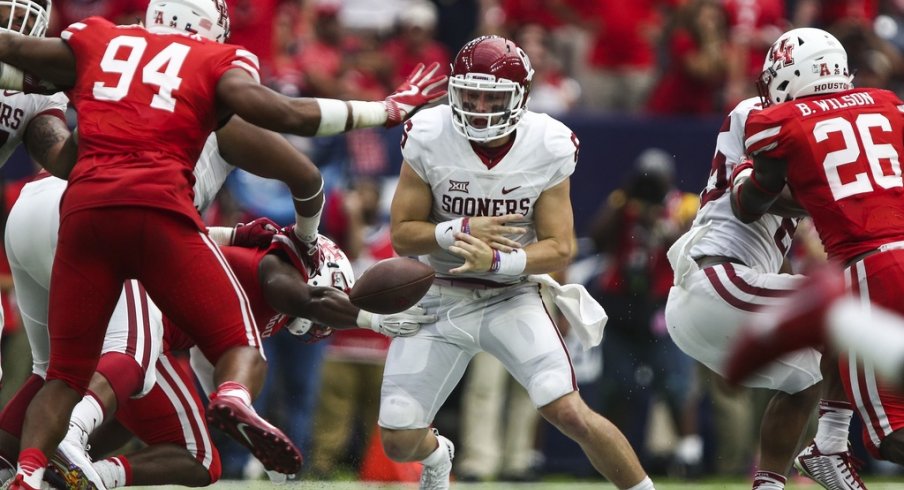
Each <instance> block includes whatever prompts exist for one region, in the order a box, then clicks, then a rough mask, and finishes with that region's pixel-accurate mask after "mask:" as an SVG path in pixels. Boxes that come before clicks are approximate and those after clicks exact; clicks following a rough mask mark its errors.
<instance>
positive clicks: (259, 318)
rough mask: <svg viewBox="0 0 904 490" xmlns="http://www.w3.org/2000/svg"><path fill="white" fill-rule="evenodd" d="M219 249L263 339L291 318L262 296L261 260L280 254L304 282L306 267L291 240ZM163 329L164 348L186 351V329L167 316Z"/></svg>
mask: <svg viewBox="0 0 904 490" xmlns="http://www.w3.org/2000/svg"><path fill="white" fill-rule="evenodd" d="M220 250H221V251H222V252H223V256H224V257H226V262H228V263H229V267H230V268H232V271H233V272H234V273H235V279H237V280H238V281H239V283H240V284H241V285H242V289H243V290H244V291H245V294H246V296H247V298H248V304H249V306H250V307H251V313H252V314H253V315H254V321H255V323H257V328H258V330H259V331H260V334H261V338H262V339H265V338H267V337H270V336H272V335H274V334H276V333H277V332H279V331H280V329H282V328H283V327H284V326H285V325H286V323H287V322H288V321H289V320H290V319H291V318H289V317H288V316H287V315H285V314H283V313H279V312H277V311H276V310H274V309H273V308H272V307H271V306H270V304H269V303H267V300H266V299H265V298H264V292H263V291H262V290H261V287H260V284H261V281H260V273H259V271H260V263H261V261H262V260H263V259H264V257H266V256H267V255H269V254H271V253H277V254H280V255H281V256H283V257H285V258H287V259H289V262H290V263H291V264H292V265H294V266H295V268H296V269H298V272H299V273H300V274H301V277H302V280H304V281H307V280H308V272H307V269H306V268H305V266H304V264H303V263H302V261H301V258H300V257H298V253H297V251H296V250H295V249H294V248H293V246H292V245H291V242H290V241H288V240H280V239H274V240H273V242H272V243H271V244H270V246H269V247H267V248H263V249H260V248H244V247H220ZM163 329H164V333H163V338H164V350H166V351H169V350H186V349H189V348H191V347H193V346H194V345H195V343H194V341H193V340H191V338H190V337H189V336H188V335H187V334H186V333H185V331H184V330H182V329H180V328H178V327H177V326H176V325H175V324H173V322H172V321H170V319H169V318H166V317H164V318H163Z"/></svg>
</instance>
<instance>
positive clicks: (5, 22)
mask: <svg viewBox="0 0 904 490" xmlns="http://www.w3.org/2000/svg"><path fill="white" fill-rule="evenodd" d="M50 8H51V3H50V0H0V30H2V31H9V32H18V33H19V34H24V35H26V36H32V37H43V36H44V32H45V31H47V24H49V23H50ZM2 14H7V16H6V17H3V15H2Z"/></svg>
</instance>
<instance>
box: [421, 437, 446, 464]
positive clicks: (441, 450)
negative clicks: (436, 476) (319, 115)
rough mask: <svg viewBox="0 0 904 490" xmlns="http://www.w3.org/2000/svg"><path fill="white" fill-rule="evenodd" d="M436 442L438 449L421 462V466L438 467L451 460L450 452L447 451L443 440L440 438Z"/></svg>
mask: <svg viewBox="0 0 904 490" xmlns="http://www.w3.org/2000/svg"><path fill="white" fill-rule="evenodd" d="M436 442H437V444H438V446H437V447H436V449H435V450H434V451H433V452H432V453H430V456H427V457H426V458H424V459H422V460H421V464H423V465H424V466H436V465H438V464H440V463H442V462H443V460H445V459H448V458H449V450H448V449H446V445H445V444H443V440H442V439H440V438H439V437H437V438H436Z"/></svg>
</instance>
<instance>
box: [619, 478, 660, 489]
mask: <svg viewBox="0 0 904 490" xmlns="http://www.w3.org/2000/svg"><path fill="white" fill-rule="evenodd" d="M625 490H656V487H654V486H653V480H651V479H650V477H649V476H647V477H645V478H644V479H643V480H641V481H640V483H638V484H637V485H634V486H633V487H630V488H626V489H625Z"/></svg>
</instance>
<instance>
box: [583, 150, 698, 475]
mask: <svg viewBox="0 0 904 490" xmlns="http://www.w3.org/2000/svg"><path fill="white" fill-rule="evenodd" d="M674 174H675V169H674V160H673V158H672V156H671V155H669V154H668V153H666V152H665V151H663V150H659V149H655V148H651V149H648V150H645V151H644V152H643V153H641V154H640V156H638V157H637V160H636V161H635V164H634V168H633V171H632V172H631V174H630V176H629V177H628V180H627V182H626V183H625V185H623V186H622V187H621V188H620V189H618V190H616V191H614V192H613V193H612V194H610V195H609V198H608V199H607V201H606V203H605V204H604V206H603V208H602V209H601V210H600V211H599V213H598V216H597V219H596V220H595V223H594V224H593V226H592V228H591V238H592V239H593V241H594V243H595V244H596V248H597V250H599V252H600V253H602V254H607V255H608V257H609V259H610V260H609V262H608V263H609V266H608V267H606V268H605V269H604V270H603V271H602V273H601V274H600V277H599V279H598V282H597V284H596V285H595V287H594V288H593V291H594V292H595V296H596V297H597V299H598V300H599V302H600V304H602V305H603V306H604V307H605V308H606V311H607V312H608V314H609V322H608V324H607V326H606V336H605V338H604V339H603V377H602V380H601V384H602V386H603V389H602V390H601V393H602V400H603V407H604V409H603V414H604V415H605V416H606V417H608V418H609V419H610V420H612V422H613V423H614V424H615V425H617V426H618V427H619V428H620V429H621V430H622V432H624V434H625V436H626V437H627V438H628V441H629V442H630V443H631V445H632V447H634V448H635V450H636V451H637V453H638V456H639V457H640V458H641V462H643V461H644V460H645V459H647V457H648V455H647V449H646V435H647V423H648V419H649V414H650V407H651V404H652V400H653V395H654V391H655V394H656V395H658V396H659V397H660V399H661V400H662V401H663V402H665V404H666V406H667V408H668V410H669V415H670V416H671V420H672V423H673V424H674V427H675V428H676V430H677V431H678V432H679V435H681V436H682V437H686V438H695V437H696V434H695V433H693V430H694V429H695V428H694V427H693V425H692V424H691V422H693V421H694V416H693V415H692V414H687V413H686V410H688V409H690V408H693V407H692V406H691V405H690V404H689V403H688V399H687V397H688V394H689V393H690V391H691V390H690V387H691V380H692V367H693V363H692V361H691V359H690V358H689V357H687V356H686V355H685V354H684V353H683V352H681V351H680V350H679V349H678V348H677V347H676V346H675V344H674V343H673V342H672V341H671V338H670V337H669V335H668V332H667V331H666V329H665V320H664V307H665V302H666V298H667V297H668V293H669V288H670V287H671V285H672V269H671V266H670V265H669V263H668V260H667V259H666V250H667V249H668V247H669V246H670V245H671V244H672V243H673V242H674V241H675V239H677V237H678V236H680V235H681V234H682V233H683V232H684V231H686V230H687V228H688V227H689V226H690V223H691V221H692V220H693V217H694V214H695V213H696V210H697V206H698V204H699V202H698V201H697V200H696V197H695V196H693V195H690V194H685V193H682V192H680V191H678V190H677V189H676V188H675V187H674V176H675V175H674ZM697 447H698V451H696V452H695V453H693V454H690V453H691V452H690V451H688V453H689V454H687V455H685V456H686V457H685V459H686V460H690V461H683V463H685V464H699V462H700V457H701V456H702V445H701V444H699V443H698V444H697ZM694 459H696V461H694ZM648 462H649V461H648Z"/></svg>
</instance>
